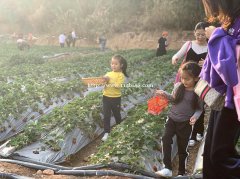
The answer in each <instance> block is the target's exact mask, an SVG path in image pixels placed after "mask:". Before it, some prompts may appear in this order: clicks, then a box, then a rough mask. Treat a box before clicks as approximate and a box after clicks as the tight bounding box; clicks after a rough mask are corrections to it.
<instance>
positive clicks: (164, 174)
mask: <svg viewBox="0 0 240 179" xmlns="http://www.w3.org/2000/svg"><path fill="white" fill-rule="evenodd" d="M156 174H157V175H160V176H162V177H166V178H170V177H172V170H169V169H167V168H164V169H162V170H160V171H157V172H156Z"/></svg>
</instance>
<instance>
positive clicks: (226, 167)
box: [102, 0, 240, 179]
mask: <svg viewBox="0 0 240 179" xmlns="http://www.w3.org/2000/svg"><path fill="white" fill-rule="evenodd" d="M203 4H204V8H205V12H206V15H207V17H208V18H209V19H210V20H211V19H218V21H219V24H220V27H214V26H210V25H209V24H208V23H205V22H200V23H198V24H197V25H196V27H195V29H194V35H195V40H189V41H187V42H186V43H185V44H183V46H182V47H181V49H180V50H179V51H178V52H177V53H176V54H175V55H174V56H173V57H172V64H173V65H176V64H177V62H178V61H179V59H181V58H182V57H184V60H183V61H182V62H181V65H180V69H179V71H178V73H177V77H176V81H175V85H174V89H173V92H172V94H169V93H167V92H166V91H162V90H157V91H156V92H155V95H158V96H161V97H164V98H166V99H168V101H169V102H171V103H172V106H171V108H170V110H169V113H168V119H167V121H166V124H165V132H164V135H163V137H162V142H163V154H164V158H163V163H164V168H163V169H161V170H159V171H157V172H156V174H158V175H160V176H163V177H172V176H173V172H172V164H171V158H172V157H171V151H172V143H173V136H174V135H176V138H177V147H178V156H179V165H178V176H184V175H186V161H187V156H188V152H187V150H188V147H189V146H194V144H195V143H196V141H201V140H202V138H203V134H204V125H203V123H204V120H203V119H204V111H205V109H204V106H206V105H205V103H204V100H203V99H202V98H200V97H199V96H198V95H197V94H196V93H195V92H194V89H195V87H196V84H197V82H198V81H199V79H201V80H205V81H207V83H208V85H209V86H210V87H211V88H213V89H215V90H216V91H217V92H218V93H220V94H221V95H222V96H225V105H224V107H223V108H222V109H221V110H220V111H217V110H214V109H211V113H210V117H209V119H208V127H207V132H206V139H205V146H204V153H203V179H238V178H240V156H239V154H238V153H237V151H236V148H235V146H236V143H237V140H238V139H239V135H240V120H239V119H240V116H238V115H237V112H236V106H235V104H234V101H233V97H234V93H233V87H234V86H235V85H237V84H238V83H239V82H238V78H237V65H236V64H237V63H238V60H240V57H237V56H236V47H237V46H238V45H240V1H239V0H232V1H227V0H219V1H214V0H203ZM167 36H168V33H166V32H164V33H162V37H161V38H160V39H159V41H158V43H159V45H158V49H157V54H156V55H157V56H161V55H164V54H166V46H167V45H168V43H167ZM122 58H123V57H121V58H120V57H118V58H116V57H113V58H112V61H111V68H112V72H110V73H107V75H106V76H105V77H104V78H105V79H106V83H107V84H111V85H110V86H111V87H109V86H108V85H106V86H105V88H104V93H103V108H104V132H105V134H104V136H103V138H102V140H103V141H106V140H107V138H108V135H109V132H110V128H109V120H110V119H109V118H110V115H111V113H113V114H114V117H115V119H116V122H117V124H119V123H120V122H121V116H119V106H120V103H121V93H120V87H121V85H120V84H121V83H123V82H124V76H127V75H126V74H125V75H124V73H123V71H125V70H126V67H127V65H124V64H126V61H125V60H124V63H123V62H122V61H121V60H120V59H122ZM106 91H107V92H106ZM106 94H107V95H106ZM115 95H116V96H115Z"/></svg>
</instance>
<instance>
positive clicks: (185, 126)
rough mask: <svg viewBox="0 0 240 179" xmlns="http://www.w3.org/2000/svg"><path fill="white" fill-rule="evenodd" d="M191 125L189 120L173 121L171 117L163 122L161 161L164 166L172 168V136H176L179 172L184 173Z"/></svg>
mask: <svg viewBox="0 0 240 179" xmlns="http://www.w3.org/2000/svg"><path fill="white" fill-rule="evenodd" d="M191 131H192V126H191V125H190V124H189V121H184V122H175V121H173V120H172V119H171V118H169V119H168V121H167V123H166V124H165V132H164V135H163V138H162V142H163V155H164V157H163V163H164V164H165V167H166V168H168V169H170V170H172V162H171V153H172V146H171V144H172V143H173V140H172V138H173V136H174V135H176V137H177V146H178V156H179V168H178V173H179V174H185V166H186V158H187V156H188V152H187V146H188V140H189V137H190V135H191Z"/></svg>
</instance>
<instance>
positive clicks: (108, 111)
mask: <svg viewBox="0 0 240 179" xmlns="http://www.w3.org/2000/svg"><path fill="white" fill-rule="evenodd" d="M120 109H121V97H117V98H112V97H107V96H103V114H104V132H105V133H109V132H110V120H111V115H112V113H113V116H114V118H115V120H116V123H117V124H119V123H121V121H122V120H121V113H120Z"/></svg>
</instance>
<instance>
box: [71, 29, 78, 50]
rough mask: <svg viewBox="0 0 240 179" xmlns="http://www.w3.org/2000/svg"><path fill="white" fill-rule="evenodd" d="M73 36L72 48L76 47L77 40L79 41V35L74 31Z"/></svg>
mask: <svg viewBox="0 0 240 179" xmlns="http://www.w3.org/2000/svg"><path fill="white" fill-rule="evenodd" d="M71 34H72V46H73V47H75V43H76V40H77V35H76V32H75V30H74V29H73V31H72V33H71Z"/></svg>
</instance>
